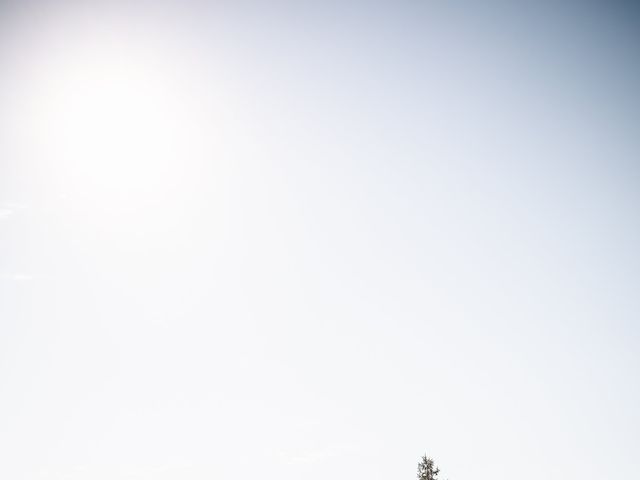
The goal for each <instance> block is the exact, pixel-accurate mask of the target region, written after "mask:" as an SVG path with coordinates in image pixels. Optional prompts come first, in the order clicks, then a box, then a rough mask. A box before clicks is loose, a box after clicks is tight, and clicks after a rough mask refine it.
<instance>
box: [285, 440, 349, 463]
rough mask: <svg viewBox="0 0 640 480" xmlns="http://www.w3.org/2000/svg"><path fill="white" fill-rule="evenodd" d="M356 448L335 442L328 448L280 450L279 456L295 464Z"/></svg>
mask: <svg viewBox="0 0 640 480" xmlns="http://www.w3.org/2000/svg"><path fill="white" fill-rule="evenodd" d="M355 450H357V448H356V446H355V445H353V444H335V445H329V446H327V447H326V448H316V449H309V450H304V451H299V452H291V451H288V452H287V451H281V452H279V456H280V458H281V459H282V460H283V461H284V462H286V463H288V464H290V465H294V464H304V463H316V462H321V461H324V460H327V459H330V458H334V457H338V456H340V455H344V454H346V453H348V452H353V451H355Z"/></svg>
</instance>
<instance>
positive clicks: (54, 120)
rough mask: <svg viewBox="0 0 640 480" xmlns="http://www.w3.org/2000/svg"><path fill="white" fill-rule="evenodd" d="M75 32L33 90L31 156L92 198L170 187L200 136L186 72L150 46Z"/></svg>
mask: <svg viewBox="0 0 640 480" xmlns="http://www.w3.org/2000/svg"><path fill="white" fill-rule="evenodd" d="M82 40H83V39H80V42H75V45H80V46H75V47H74V48H71V49H66V50H64V51H63V52H62V53H59V54H58V55H49V57H48V60H47V62H46V63H45V64H44V66H43V67H41V69H42V70H43V71H42V72H41V73H40V74H39V75H38V79H37V81H36V82H35V85H34V88H33V89H32V92H31V95H30V98H31V105H32V108H31V119H32V120H31V122H32V125H31V128H30V130H31V133H32V136H33V137H34V143H35V145H36V146H37V147H36V148H37V149H38V152H37V153H38V156H39V157H41V158H43V159H46V161H45V163H47V164H48V165H49V168H50V169H51V170H52V171H53V174H54V175H55V176H57V177H59V179H61V184H62V187H61V188H65V189H70V190H71V191H72V192H71V193H82V194H83V195H84V196H85V197H89V198H91V199H93V200H95V201H97V202H99V203H105V202H108V203H109V204H110V205H114V204H115V205H117V204H118V202H121V203H123V204H128V205H130V204H131V203H134V204H145V203H147V202H153V201H154V200H157V199H158V198H159V197H163V196H166V195H169V194H171V193H172V192H175V190H176V188H179V183H180V179H181V176H182V175H184V172H185V171H187V170H188V169H186V168H185V166H186V165H187V164H188V163H189V162H193V161H194V155H197V154H198V149H199V148H201V145H202V139H203V138H202V135H201V134H200V133H198V132H201V131H202V130H201V129H202V126H203V122H204V119H203V117H202V114H201V112H199V110H198V108H197V107H196V105H197V101H196V99H195V98H194V96H193V90H194V89H193V88H192V87H193V86H192V85H190V84H189V81H190V79H189V77H188V74H187V73H185V70H184V68H183V66H182V65H179V64H178V62H177V61H176V60H174V58H173V57H171V58H170V56H168V55H163V54H162V51H161V49H160V48H157V49H155V50H154V48H153V47H154V46H153V45H145V46H144V47H145V48H140V45H136V44H135V42H131V43H126V42H123V43H117V42H113V41H110V39H108V38H106V39H98V41H96V40H95V39H90V40H91V42H89V43H90V45H89V46H87V45H83V43H82ZM65 193H69V192H65Z"/></svg>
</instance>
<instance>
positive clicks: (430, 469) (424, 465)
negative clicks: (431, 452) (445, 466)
mask: <svg viewBox="0 0 640 480" xmlns="http://www.w3.org/2000/svg"><path fill="white" fill-rule="evenodd" d="M438 473H440V469H439V468H437V467H436V466H435V464H434V463H433V459H431V458H429V457H427V456H426V455H423V456H422V460H420V463H418V480H437V479H438Z"/></svg>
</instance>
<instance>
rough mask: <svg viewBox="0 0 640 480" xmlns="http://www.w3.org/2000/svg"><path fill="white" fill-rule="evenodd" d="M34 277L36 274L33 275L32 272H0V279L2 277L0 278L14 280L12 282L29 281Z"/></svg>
mask: <svg viewBox="0 0 640 480" xmlns="http://www.w3.org/2000/svg"><path fill="white" fill-rule="evenodd" d="M36 277H37V275H34V274H32V273H25V272H16V273H2V274H0V279H2V280H10V281H14V282H29V281H31V280H34V279H35V278H36Z"/></svg>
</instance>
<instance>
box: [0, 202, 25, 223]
mask: <svg viewBox="0 0 640 480" xmlns="http://www.w3.org/2000/svg"><path fill="white" fill-rule="evenodd" d="M26 208H27V205H26V204H24V203H18V202H1V203H0V220H5V219H7V218H9V217H11V216H12V215H14V214H15V213H16V212H17V211H18V210H24V209H26Z"/></svg>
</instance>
